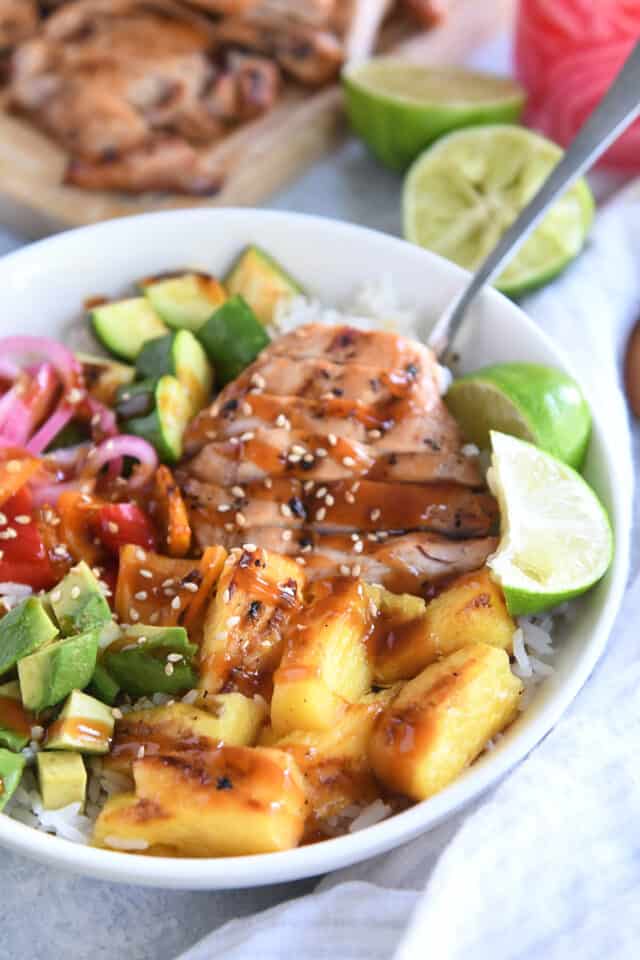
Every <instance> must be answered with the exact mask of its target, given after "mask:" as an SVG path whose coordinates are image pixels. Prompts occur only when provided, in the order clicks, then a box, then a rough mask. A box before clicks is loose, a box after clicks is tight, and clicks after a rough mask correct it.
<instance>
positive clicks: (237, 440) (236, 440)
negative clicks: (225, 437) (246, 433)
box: [229, 437, 240, 447]
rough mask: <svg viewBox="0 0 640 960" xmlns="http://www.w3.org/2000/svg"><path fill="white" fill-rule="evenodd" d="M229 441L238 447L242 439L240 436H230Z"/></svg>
mask: <svg viewBox="0 0 640 960" xmlns="http://www.w3.org/2000/svg"><path fill="white" fill-rule="evenodd" d="M229 443H230V444H231V446H232V447H237V446H238V445H239V443H240V440H239V439H238V437H229Z"/></svg>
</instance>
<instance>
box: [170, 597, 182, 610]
mask: <svg viewBox="0 0 640 960" xmlns="http://www.w3.org/2000/svg"><path fill="white" fill-rule="evenodd" d="M171 609H172V610H179V609H180V597H174V598H173V600H172V601H171Z"/></svg>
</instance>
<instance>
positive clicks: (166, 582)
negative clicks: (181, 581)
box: [162, 577, 175, 587]
mask: <svg viewBox="0 0 640 960" xmlns="http://www.w3.org/2000/svg"><path fill="white" fill-rule="evenodd" d="M174 583H175V580H174V579H173V577H167V579H166V580H163V581H162V586H163V587H172V586H173V585H174Z"/></svg>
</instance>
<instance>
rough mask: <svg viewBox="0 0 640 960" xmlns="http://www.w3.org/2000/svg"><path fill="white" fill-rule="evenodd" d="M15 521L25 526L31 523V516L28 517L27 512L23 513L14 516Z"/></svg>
mask: <svg viewBox="0 0 640 960" xmlns="http://www.w3.org/2000/svg"><path fill="white" fill-rule="evenodd" d="M13 522H14V523H19V524H20V525H21V526H23V527H25V526H26V525H27V524H28V523H31V517H28V516H27V515H26V513H21V514H19V515H18V516H17V517H14V518H13Z"/></svg>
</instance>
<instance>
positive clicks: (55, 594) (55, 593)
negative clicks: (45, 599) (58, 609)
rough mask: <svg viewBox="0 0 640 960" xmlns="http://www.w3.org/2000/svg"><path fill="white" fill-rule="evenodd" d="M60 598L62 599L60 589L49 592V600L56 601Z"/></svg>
mask: <svg viewBox="0 0 640 960" xmlns="http://www.w3.org/2000/svg"><path fill="white" fill-rule="evenodd" d="M61 599H62V590H54V591H53V593H52V594H51V602H52V603H57V602H58V601H59V600H61Z"/></svg>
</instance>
